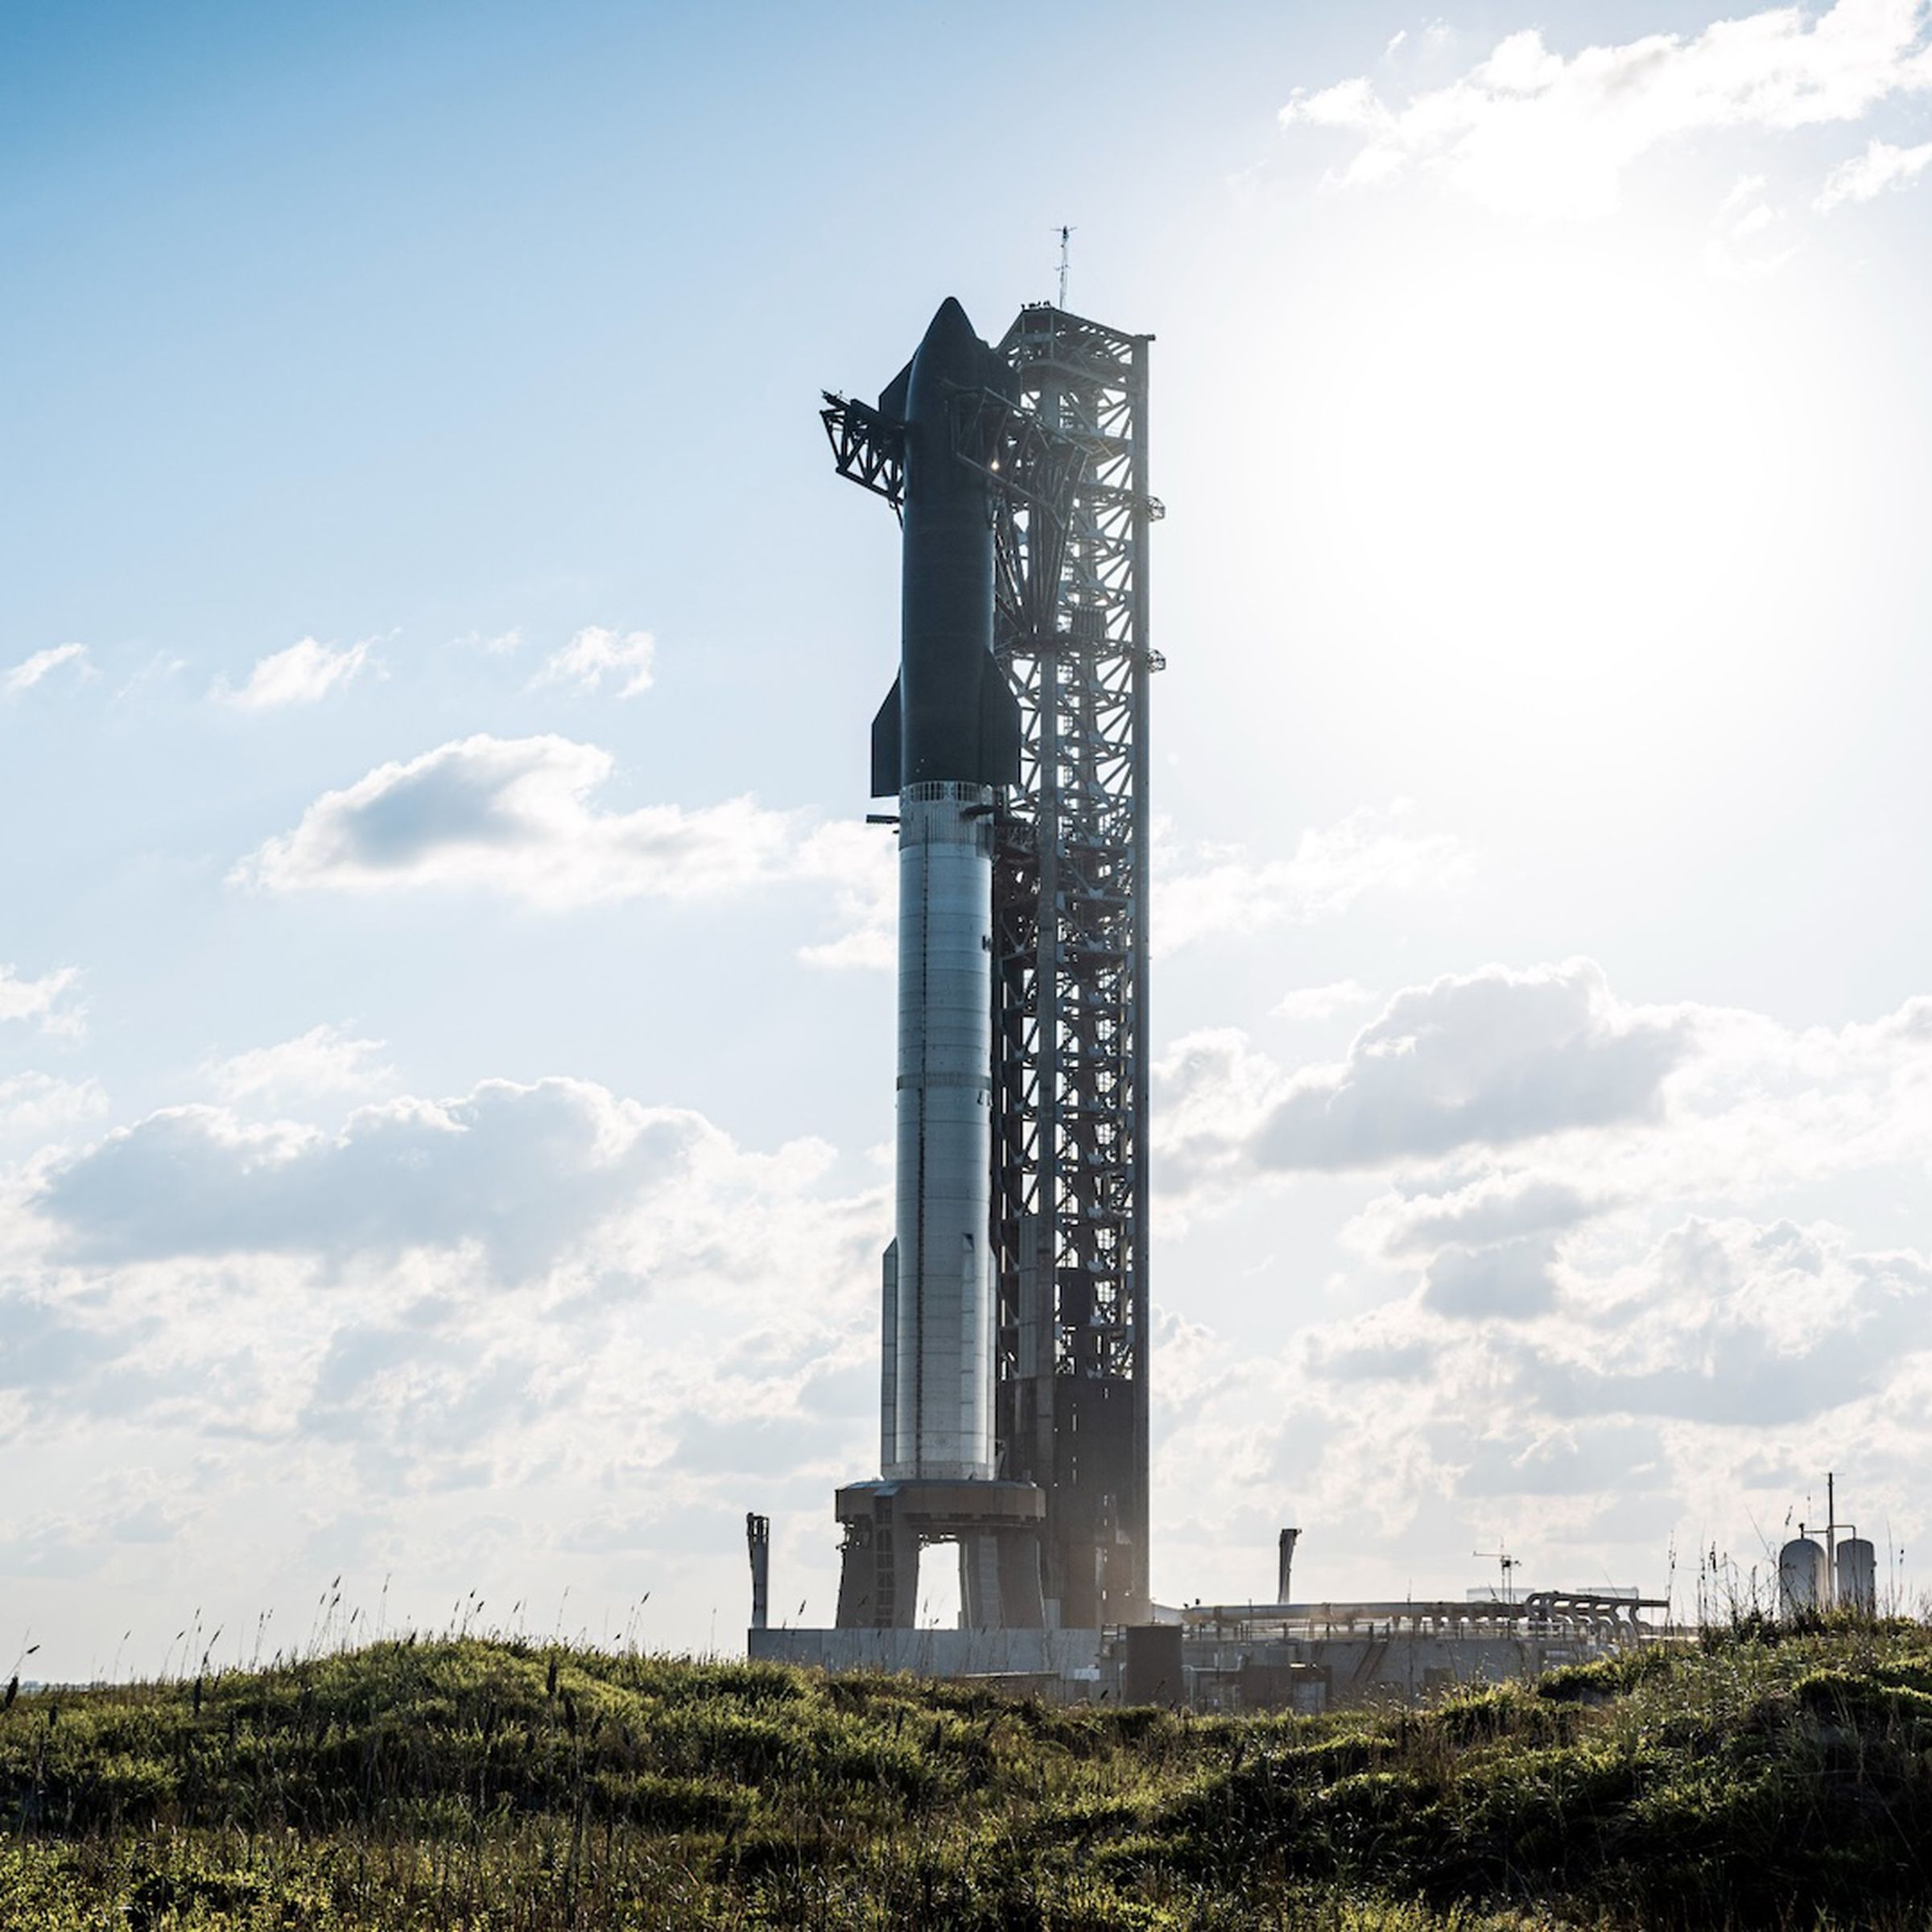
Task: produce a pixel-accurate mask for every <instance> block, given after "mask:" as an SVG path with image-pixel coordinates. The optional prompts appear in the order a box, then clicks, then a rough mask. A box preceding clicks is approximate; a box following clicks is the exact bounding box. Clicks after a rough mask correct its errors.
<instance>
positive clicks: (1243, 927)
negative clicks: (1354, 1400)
mask: <svg viewBox="0 0 1932 1932" xmlns="http://www.w3.org/2000/svg"><path fill="white" fill-rule="evenodd" d="M1409 809H1410V807H1409V802H1408V801H1407V800H1406V799H1397V800H1396V801H1395V803H1393V804H1392V805H1389V806H1388V807H1385V808H1380V809H1377V808H1373V807H1372V808H1369V809H1366V810H1364V811H1357V812H1353V813H1351V814H1350V815H1349V816H1348V817H1347V818H1345V819H1342V820H1340V822H1339V823H1338V824H1334V825H1329V826H1323V827H1312V828H1310V829H1309V830H1307V831H1306V832H1303V833H1302V835H1301V836H1300V838H1299V839H1298V840H1297V841H1296V842H1295V848H1294V856H1293V857H1290V858H1286V859H1257V858H1255V857H1252V856H1251V855H1250V854H1249V853H1248V852H1246V851H1245V849H1244V848H1241V847H1240V846H1237V845H1222V846H1211V845H1203V846H1198V847H1195V848H1193V849H1192V850H1191V851H1188V852H1166V853H1162V854H1158V855H1157V859H1156V864H1155V867H1154V912H1153V919H1152V922H1151V924H1150V929H1149V936H1150V940H1151V943H1152V945H1153V947H1154V952H1156V953H1158V954H1167V953H1173V952H1179V950H1180V949H1181V947H1183V946H1189V945H1192V944H1195V943H1197V942H1199V941H1200V940H1202V939H1216V938H1223V937H1226V936H1228V935H1235V934H1241V933H1250V932H1258V931H1262V930H1263V929H1265V927H1269V926H1276V925H1281V924H1283V923H1291V924H1296V925H1311V924H1313V923H1315V922H1316V921H1317V920H1320V919H1333V918H1335V917H1336V916H1337V915H1338V914H1341V913H1344V912H1346V911H1347V910H1348V908H1349V907H1350V906H1352V905H1353V904H1354V903H1355V902H1356V900H1357V899H1359V898H1361V897H1363V895H1364V894H1369V893H1373V892H1389V891H1409V890H1414V888H1416V887H1418V886H1424V885H1430V886H1443V885H1450V884H1453V883H1455V881H1458V880H1459V879H1460V878H1462V877H1463V875H1464V874H1465V873H1467V871H1468V867H1469V864H1470V859H1469V855H1468V852H1466V851H1465V850H1464V849H1463V847H1462V846H1461V845H1460V844H1459V843H1458V841H1457V840H1455V839H1454V838H1451V837H1450V836H1448V835H1447V834H1446V833H1441V832H1435V833H1426V834H1421V835H1418V834H1414V833H1409V832H1402V831H1401V830H1400V829H1398V826H1399V823H1400V821H1401V820H1402V819H1403V818H1404V817H1405V816H1406V814H1407V812H1408V811H1409Z"/></svg>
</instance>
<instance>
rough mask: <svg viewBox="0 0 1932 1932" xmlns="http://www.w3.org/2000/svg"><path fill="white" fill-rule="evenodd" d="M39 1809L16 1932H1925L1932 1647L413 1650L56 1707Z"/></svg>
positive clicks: (400, 1648)
mask: <svg viewBox="0 0 1932 1932" xmlns="http://www.w3.org/2000/svg"><path fill="white" fill-rule="evenodd" d="M478 1608H480V1606H479V1607H478ZM181 1654H183V1655H185V1656H187V1657H188V1659H189V1661H190V1662H200V1660H201V1659H203V1658H204V1657H205V1655H206V1651H205V1647H204V1648H203V1649H200V1650H197V1649H196V1647H195V1645H194V1644H193V1643H192V1642H191V1643H189V1644H188V1645H187V1646H186V1649H184V1651H182V1652H181ZM0 1820H4V1822H5V1823H6V1826H7V1828H8V1829H7V1835H6V1838H5V1839H4V1840H3V1841H0V1925H3V1926H7V1927H9V1928H11V1927H14V1926H19V1927H23V1928H39V1927H43V1926H44V1927H48V1928H66V1927H70V1926H72V1927H80V1926H89V1927H96V1926H104V1925H113V1926H131V1927H134V1928H137V1929H139V1928H152V1929H154V1932H161V1929H162V1928H171V1927H181V1928H196V1927H208V1928H213V1927H244V1926H246V1927H257V1926H261V1927H266V1926H315V1927H317V1928H320V1929H321V1932H348V1929H349V1928H369V1929H374V1928H378V1927H380V1928H383V1929H384V1932H388V1929H390V1928H408V1927H416V1926H422V1927H428V1926H437V1927H444V1926H461V1927H475V1928H478V1929H479V1932H481V1929H486V1928H487V1929H490V1932H494V1929H496V1928H506V1929H507V1928H513V1927H514V1928H517V1929H518V1932H550V1929H551V1928H564V1927H603V1926H613V1927H614V1926H637V1927H644V1926H665V1927H671V1926H691V1927H700V1928H704V1927H714V1926H716V1927H722V1926H733V1927H737V1926H747V1927H748V1926H855V1927H856V1926H867V1927H881V1928H882V1927H888V1926H890V1927H900V1926H927V1927H947V1926H961V1927H967V1928H996V1927H997V1928H1009V1927H1020V1926H1065V1927H1075V1926H1080V1927H1088V1926H1092V1927H1115V1926H1119V1927H1129V1926H1131V1927H1139V1928H1150V1929H1151V1928H1156V1927H1164V1926H1173V1927H1179V1926H1201V1927H1207V1928H1218V1927H1230V1928H1232V1927H1236V1926H1242V1927H1245V1926H1319V1927H1332V1928H1335V1929H1337V1932H1340V1929H1342V1928H1350V1929H1359V1932H1424V1929H1426V1928H1437V1929H1439V1928H1443V1927H1449V1926H1454V1927H1457V1928H1460V1929H1462V1932H1478V1929H1480V1928H1502V1927H1513V1928H1528V1927H1531V1926H1554V1925H1559V1924H1561V1925H1590V1926H1673V1925H1678V1926H1740V1927H1741V1926H1781V1925H1790V1926H1823V1925H1827V1924H1829V1925H1832V1926H1863V1925H1871V1926H1900V1927H1903V1926H1926V1925H1928V1924H1932V1637H1928V1634H1927V1633H1926V1631H1925V1629H1923V1628H1922V1627H1921V1626H1919V1625H1917V1624H1905V1623H1897V1622H1894V1623H1889V1624H1878V1625H1872V1624H1865V1625H1862V1626H1861V1625H1855V1624H1842V1625H1840V1624H1828V1623H1827V1624H1814V1625H1812V1626H1810V1627H1808V1628H1806V1629H1799V1630H1795V1631H1794V1630H1791V1629H1785V1628H1781V1627H1780V1626H1777V1625H1774V1624H1769V1623H1767V1622H1765V1621H1763V1620H1756V1621H1753V1620H1748V1619H1742V1620H1740V1621H1739V1623H1738V1624H1737V1625H1736V1627H1735V1628H1727V1629H1724V1630H1723V1631H1721V1632H1717V1633H1711V1634H1710V1635H1709V1636H1707V1638H1706V1639H1705V1641H1703V1642H1702V1643H1701V1644H1699V1645H1693V1646H1687V1647H1685V1648H1682V1649H1662V1648H1659V1649H1651V1650H1647V1651H1645V1652H1642V1653H1632V1654H1630V1655H1629V1656H1626V1657H1621V1658H1619V1659H1617V1660H1615V1661H1613V1662H1609V1663H1606V1664H1600V1665H1591V1666H1582V1667H1579V1668H1575V1669H1571V1670H1564V1671H1559V1672H1556V1673H1554V1674H1550V1676H1547V1677H1546V1678H1543V1679H1542V1681H1541V1682H1538V1683H1537V1684H1535V1685H1534V1686H1509V1687H1505V1688H1502V1689H1497V1690H1492V1691H1485V1692H1483V1693H1480V1694H1476V1695H1466V1696H1463V1697H1461V1698H1459V1699H1454V1700H1451V1702H1449V1703H1445V1704H1443V1705H1442V1706H1440V1707H1437V1708H1436V1709H1435V1710H1432V1711H1427V1712H1400V1713H1389V1712H1381V1713H1356V1714H1344V1715H1335V1716H1332V1717H1327V1718H1320V1719H1306V1718H1304V1719H1296V1718H1292V1717H1287V1716H1279V1717H1270V1716H1253V1717H1248V1718H1212V1719H1193V1718H1190V1717H1187V1716H1186V1715H1180V1714H1175V1713H1170V1712H1165V1711H1145V1710H1141V1711H1134V1710H1126V1711H1121V1710H1110V1709H1108V1708H1105V1707H1086V1708H1079V1709H1071V1710H1070V1709H1062V1708H1058V1707H1053V1706H1050V1705H1046V1704H1042V1703H1038V1702H1034V1701H1030V1700H1026V1699H1008V1698H1005V1697H1001V1696H998V1695H994V1694H993V1693H990V1692H987V1691H980V1690H976V1689H974V1688H972V1687H970V1686H960V1685H951V1686H947V1685H933V1684H920V1683H915V1682H911V1681H910V1680H906V1679H894V1678H852V1677H848V1678H831V1677H825V1676H822V1675H819V1674H812V1673H807V1672H802V1671H795V1670H788V1669H785V1668H782V1667H779V1666H756V1665H746V1664H733V1663H723V1662H702V1663H700V1662H691V1661H689V1660H678V1659H671V1658H665V1657H648V1656H642V1655H639V1654H637V1653H634V1652H628V1653H622V1654H611V1653H605V1652H601V1651H597V1650H594V1649H586V1648H584V1647H581V1646H574V1645H562V1644H556V1643H544V1642H541V1641H530V1640H527V1639H519V1640H509V1641H505V1640H485V1639H480V1638H477V1637H462V1636H452V1637H444V1638H439V1639H436V1640H432V1641H416V1640H414V1639H411V1638H403V1639H400V1640H396V1639H386V1640H384V1641H379V1642H374V1643H370V1644H368V1645H365V1646H363V1647H361V1648H360V1649H353V1650H349V1651H341V1652H324V1653H316V1654H305V1655H303V1656H301V1657H296V1658H294V1659H291V1660H285V1661H283V1662H277V1663H275V1664H273V1665H271V1666H269V1667H266V1668H264V1669H259V1670H233V1671H229V1672H225V1673H218V1672H217V1671H215V1670H213V1667H212V1666H204V1667H202V1668H199V1669H197V1670H196V1674H195V1675H194V1676H192V1678H188V1677H185V1676H184V1677H183V1678H175V1679H169V1680H166V1681H162V1682H153V1683H148V1684H144V1685H136V1686H109V1687H101V1688H97V1689H93V1690H89V1691H81V1692H73V1691H47V1692H40V1693H22V1694H21V1695H19V1696H18V1698H17V1699H16V1701H15V1702H14V1705H13V1706H12V1707H11V1708H10V1709H8V1710H6V1711H4V1712H0Z"/></svg>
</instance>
